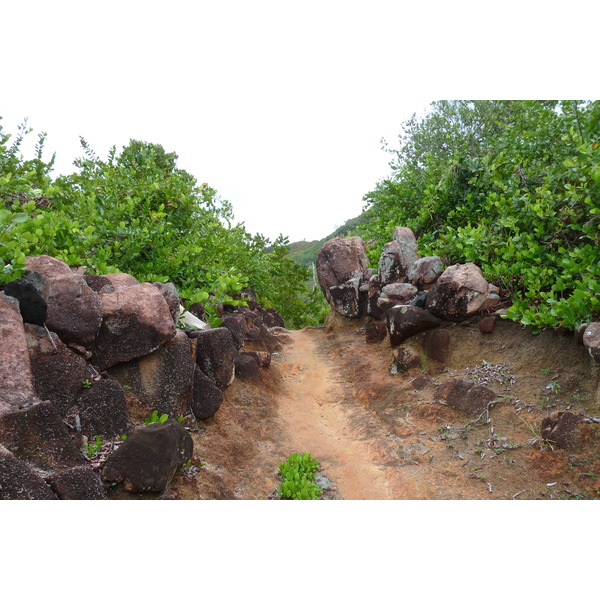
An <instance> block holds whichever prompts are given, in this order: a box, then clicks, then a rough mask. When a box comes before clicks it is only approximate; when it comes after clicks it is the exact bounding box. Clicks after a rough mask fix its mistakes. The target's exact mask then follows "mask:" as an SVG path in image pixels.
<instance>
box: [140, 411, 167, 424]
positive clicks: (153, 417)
mask: <svg viewBox="0 0 600 600" xmlns="http://www.w3.org/2000/svg"><path fill="white" fill-rule="evenodd" d="M168 418H169V415H167V414H163V415H161V416H160V417H159V416H158V411H157V410H155V411H153V412H152V415H150V416H149V417H148V418H147V419H146V421H145V422H146V425H150V423H164V422H165V421H166V420H167V419H168Z"/></svg>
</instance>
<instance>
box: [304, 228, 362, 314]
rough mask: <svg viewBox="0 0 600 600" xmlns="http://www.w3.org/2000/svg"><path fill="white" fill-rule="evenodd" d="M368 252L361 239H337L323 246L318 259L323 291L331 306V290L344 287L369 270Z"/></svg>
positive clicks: (317, 266) (319, 276) (317, 264)
mask: <svg viewBox="0 0 600 600" xmlns="http://www.w3.org/2000/svg"><path fill="white" fill-rule="evenodd" d="M367 263H368V258H367V251H366V248H365V243H364V242H363V240H362V239H361V238H360V237H348V238H340V237H336V238H333V239H331V240H328V241H327V242H325V243H324V244H323V246H322V247H321V249H320V250H319V253H318V254H317V259H316V270H317V278H318V280H319V285H320V286H321V290H322V291H323V294H324V295H325V298H326V299H327V302H329V303H330V304H331V302H332V298H331V292H330V288H332V287H336V286H339V285H342V284H344V283H346V282H347V281H349V280H350V279H354V278H356V277H359V276H361V277H362V276H363V273H364V272H365V270H366V269H367Z"/></svg>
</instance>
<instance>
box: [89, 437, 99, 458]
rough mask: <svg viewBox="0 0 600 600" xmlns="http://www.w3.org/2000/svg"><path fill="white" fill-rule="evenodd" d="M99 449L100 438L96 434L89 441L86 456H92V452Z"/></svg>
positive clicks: (94, 452)
mask: <svg viewBox="0 0 600 600" xmlns="http://www.w3.org/2000/svg"><path fill="white" fill-rule="evenodd" d="M100 450H102V438H101V437H100V436H99V435H97V436H96V437H95V438H94V441H93V442H91V443H89V444H88V446H87V453H88V458H92V456H94V454H96V452H99V451H100Z"/></svg>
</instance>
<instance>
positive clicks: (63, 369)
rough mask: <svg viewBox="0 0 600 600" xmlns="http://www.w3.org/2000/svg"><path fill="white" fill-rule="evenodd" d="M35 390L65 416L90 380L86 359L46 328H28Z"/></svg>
mask: <svg viewBox="0 0 600 600" xmlns="http://www.w3.org/2000/svg"><path fill="white" fill-rule="evenodd" d="M25 332H26V335H27V346H28V348H29V357H30V361H31V372H32V375H33V384H34V386H35V391H36V393H37V395H38V396H39V397H40V399H41V400H47V401H48V402H51V403H52V405H53V406H54V407H55V408H56V410H57V411H58V414H59V415H60V416H61V417H65V415H66V414H67V412H68V411H69V408H71V406H72V405H73V404H75V401H76V399H77V394H78V393H79V390H80V389H81V387H82V385H83V382H84V381H85V380H86V379H87V378H88V366H87V363H86V362H85V360H83V358H81V357H80V356H77V354H75V353H74V352H72V351H71V350H69V348H67V347H66V346H65V345H64V344H63V342H62V341H61V340H60V338H59V337H58V335H56V334H55V333H52V332H51V333H48V332H47V331H46V329H44V328H43V327H39V326H37V325H29V324H28V325H25Z"/></svg>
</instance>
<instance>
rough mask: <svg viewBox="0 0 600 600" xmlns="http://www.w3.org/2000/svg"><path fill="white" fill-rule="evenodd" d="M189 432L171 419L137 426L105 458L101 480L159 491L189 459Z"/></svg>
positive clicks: (136, 490)
mask: <svg viewBox="0 0 600 600" xmlns="http://www.w3.org/2000/svg"><path fill="white" fill-rule="evenodd" d="M192 452H193V441H192V437H191V435H190V434H189V433H188V432H187V431H186V430H185V429H184V428H183V427H182V426H181V425H180V424H179V423H177V421H175V420H173V419H169V420H167V421H165V422H164V423H151V424H150V425H146V426H144V427H138V428H137V429H136V430H135V431H133V433H131V434H130V435H129V437H128V438H127V439H126V440H125V441H124V442H123V444H122V445H121V446H119V448H117V450H115V451H114V452H113V453H112V454H111V455H110V456H109V457H108V459H107V461H106V463H105V464H104V468H103V470H102V479H103V481H107V482H110V483H121V482H122V483H123V488H124V489H125V490H126V491H128V492H131V493H134V494H136V493H141V492H162V491H164V490H165V489H166V487H167V485H169V482H170V481H171V479H172V478H173V476H174V475H175V473H176V471H177V469H179V468H180V467H182V466H183V465H185V464H186V463H187V462H188V461H189V460H190V459H191V458H192Z"/></svg>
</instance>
